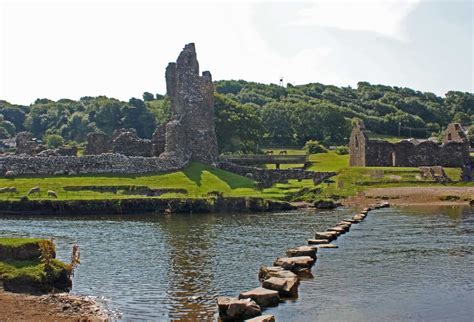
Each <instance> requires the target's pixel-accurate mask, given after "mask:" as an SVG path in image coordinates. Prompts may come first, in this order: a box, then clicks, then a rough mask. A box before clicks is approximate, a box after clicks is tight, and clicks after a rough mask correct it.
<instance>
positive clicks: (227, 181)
mask: <svg viewBox="0 0 474 322" xmlns="http://www.w3.org/2000/svg"><path fill="white" fill-rule="evenodd" d="M310 184H311V181H310V180H303V181H302V182H298V181H297V180H290V183H289V184H286V185H276V186H274V187H272V188H270V189H264V190H257V189H256V183H255V181H253V180H251V179H248V178H246V177H243V176H239V175H237V174H234V173H230V172H227V171H224V170H220V169H216V168H213V167H210V166H207V165H204V164H200V163H191V164H190V165H189V166H188V167H186V168H185V169H183V170H182V171H177V172H171V173H159V174H149V175H83V176H74V177H69V176H49V177H19V178H13V179H6V178H0V187H9V186H14V187H15V188H16V189H17V191H18V193H16V194H9V193H3V194H0V200H19V199H20V198H21V197H23V196H26V195H27V194H28V191H29V190H30V189H31V188H32V187H35V186H39V187H40V188H41V192H40V193H39V194H33V195H31V196H29V197H28V198H29V199H31V200H41V199H51V198H50V197H48V195H47V191H48V190H53V191H55V192H56V194H57V196H58V199H59V200H93V199H123V198H143V196H142V195H130V194H124V193H123V192H122V191H118V193H114V192H97V191H91V190H79V191H70V190H66V189H65V187H66V188H67V187H70V186H126V185H130V186H147V187H149V188H151V189H164V188H166V189H184V190H186V191H187V193H186V194H183V193H174V192H170V193H165V194H163V195H161V196H159V197H158V198H184V197H186V198H201V197H207V194H208V193H209V192H212V191H219V192H222V193H223V194H224V196H226V197H264V198H273V199H284V198H285V197H286V196H287V195H288V194H289V193H291V192H293V191H295V190H298V189H301V187H302V186H309V185H310Z"/></svg>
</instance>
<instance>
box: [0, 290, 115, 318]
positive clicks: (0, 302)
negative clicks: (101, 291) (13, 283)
mask: <svg viewBox="0 0 474 322" xmlns="http://www.w3.org/2000/svg"><path fill="white" fill-rule="evenodd" d="M106 320H107V315H106V313H105V312H104V311H103V310H102V308H101V307H100V306H99V305H98V304H97V303H96V302H95V301H94V300H91V299H88V298H85V297H78V296H73V295H69V294H64V293H62V294H56V295H42V296H33V295H24V294H15V293H10V292H5V291H3V289H1V288H0V321H35V322H36V321H106Z"/></svg>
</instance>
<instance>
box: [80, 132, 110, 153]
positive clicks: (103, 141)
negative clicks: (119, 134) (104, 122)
mask: <svg viewBox="0 0 474 322" xmlns="http://www.w3.org/2000/svg"><path fill="white" fill-rule="evenodd" d="M110 151H111V147H110V138H109V136H108V135H107V134H105V133H103V132H97V133H89V134H87V145H86V149H85V151H84V153H85V154H86V155H95V154H102V153H109V152H110Z"/></svg>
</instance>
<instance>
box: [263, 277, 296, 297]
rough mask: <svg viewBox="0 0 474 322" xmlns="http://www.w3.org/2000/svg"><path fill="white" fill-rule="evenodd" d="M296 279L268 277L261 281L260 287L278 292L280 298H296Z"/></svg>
mask: <svg viewBox="0 0 474 322" xmlns="http://www.w3.org/2000/svg"><path fill="white" fill-rule="evenodd" d="M299 285H300V282H299V280H298V278H297V277H296V278H281V277H270V278H269V279H267V280H265V281H263V283H262V287H264V288H266V289H269V290H274V291H278V293H279V294H280V296H281V297H296V296H297V295H298V286H299Z"/></svg>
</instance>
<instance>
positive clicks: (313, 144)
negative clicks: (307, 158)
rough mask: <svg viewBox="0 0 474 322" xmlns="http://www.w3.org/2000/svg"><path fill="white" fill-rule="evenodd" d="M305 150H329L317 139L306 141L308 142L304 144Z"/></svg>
mask: <svg viewBox="0 0 474 322" xmlns="http://www.w3.org/2000/svg"><path fill="white" fill-rule="evenodd" d="M304 150H305V151H306V152H308V153H309V154H315V153H324V152H327V150H326V149H325V148H324V146H322V145H321V144H319V142H318V141H316V140H309V141H308V142H306V144H305V145H304Z"/></svg>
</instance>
